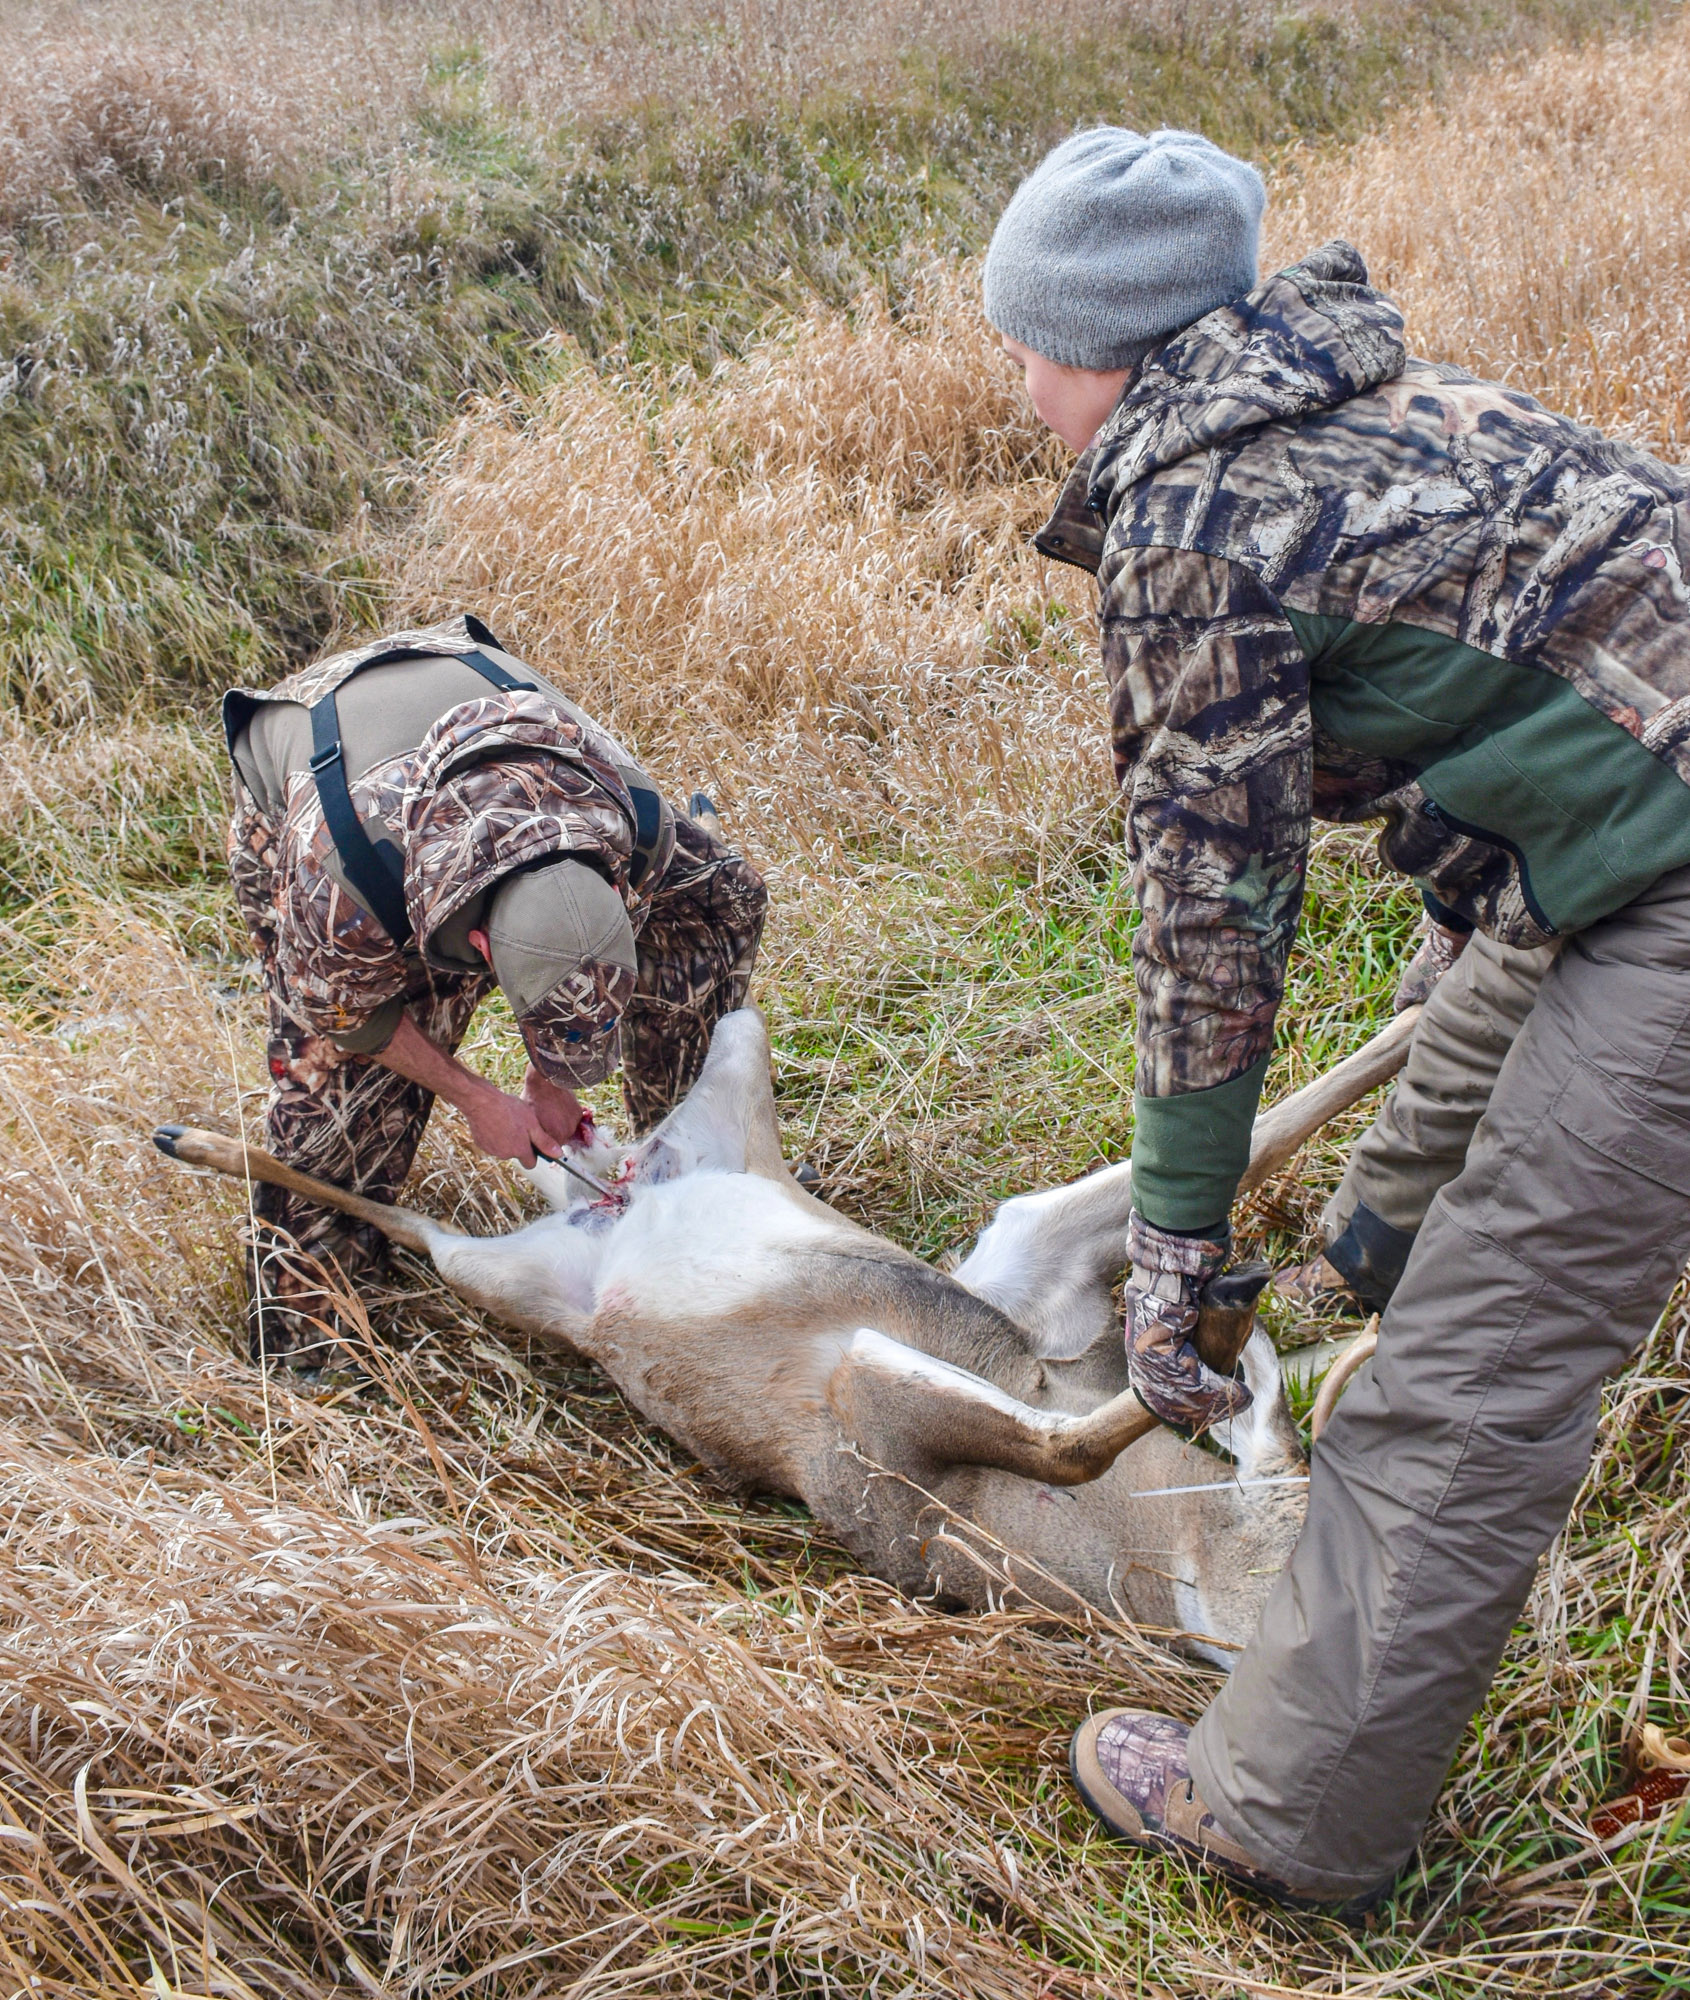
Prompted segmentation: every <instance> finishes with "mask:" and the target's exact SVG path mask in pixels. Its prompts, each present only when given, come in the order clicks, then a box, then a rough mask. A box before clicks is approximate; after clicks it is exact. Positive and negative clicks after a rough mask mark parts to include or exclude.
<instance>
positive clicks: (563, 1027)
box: [487, 855, 638, 1083]
mask: <svg viewBox="0 0 1690 2000" xmlns="http://www.w3.org/2000/svg"><path fill="white" fill-rule="evenodd" d="M487 938H488V944H489V946H490V949H491V956H492V960H493V976H494V977H495V978H496V979H497V980H498V982H499V985H500V987H501V988H502V989H503V992H504V995H505V998H506V999H507V1000H508V1001H509V1002H510V1008H511V1012H512V1013H513V1014H514V1015H515V1016H516V1021H517V1025H518V1027H520V1028H521V1030H522V1033H523V1039H524V1040H525V1041H526V1042H527V1044H528V1049H529V1053H530V1055H532V1056H533V1058H534V1060H535V1062H536V1064H537V1065H538V1066H539V1067H540V1068H541V1069H542V1070H544V1071H545V1072H546V1074H547V1075H549V1076H552V1077H553V1078H554V1079H555V1080H556V1081H559V1082H568V1083H592V1082H596V1081H598V1079H599V1078H600V1077H602V1076H604V1075H606V1074H607V1073H608V1071H609V1070H610V1068H611V1067H612V1065H613V1064H614V1062H615V1060H616V1053H617V1029H618V1026H619V1023H620V1019H621V1015H622V1012H623V1009H624V1008H625V1007H626V1005H627V1003H628V1000H629V999H630V998H631V997H632V995H633V991H634V984H635V975H636V969H637V963H638V961H637V958H636V955H635V948H634V929H633V925H632V924H631V923H630V921H629V918H628V911H627V908H626V906H625V905H624V903H623V901H622V898H621V897H620V896H619V895H618V894H617V892H616V891H615V890H614V889H613V888H612V887H611V886H610V884H609V883H608V882H607V881H606V880H605V879H604V877H603V876H602V875H601V874H599V872H598V871H597V870H596V869H595V868H592V867H590V866H588V864H587V863H585V862H583V861H577V860H575V859H573V858H571V857H569V856H567V855H566V856H564V857H562V858H561V859H559V860H556V861H553V862H550V863H548V864H547V865H546V866H544V867H542V868H531V869H527V870H525V871H523V872H522V873H520V874H517V875H512V876H509V877H507V879H506V880H505V881H504V882H502V883H501V884H500V885H499V887H498V888H497V889H496V890H495V891H494V893H493V896H492V899H491V905H490V908H489V912H488V918H487Z"/></svg>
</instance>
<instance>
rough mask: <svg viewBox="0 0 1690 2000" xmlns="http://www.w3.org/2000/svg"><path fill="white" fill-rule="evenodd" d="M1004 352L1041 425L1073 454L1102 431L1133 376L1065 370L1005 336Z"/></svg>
mask: <svg viewBox="0 0 1690 2000" xmlns="http://www.w3.org/2000/svg"><path fill="white" fill-rule="evenodd" d="M1003 351H1004V353H1005V354H1007V355H1008V356H1009V358H1010V360H1011V361H1013V362H1014V363H1015V365H1016V366H1017V367H1018V368H1019V369H1020V370H1021V373H1022V377H1023V379H1024V380H1025V382H1026V384H1027V395H1028V398H1029V400H1030V401H1031V403H1032V405H1033V409H1034V411H1035V412H1036V413H1037V415H1038V416H1039V418H1040V419H1041V421H1042V422H1044V423H1047V424H1048V425H1049V426H1050V428H1051V429H1052V430H1053V431H1055V433H1056V435H1057V436H1058V437H1059V438H1060V439H1061V440H1062V442H1063V443H1064V444H1065V445H1068V446H1070V447H1071V448H1072V449H1073V450H1074V451H1084V450H1085V449H1086V447H1087V446H1088V445H1089V444H1090V443H1091V441H1092V439H1093V438H1094V437H1096V436H1097V434H1098V432H1099V431H1100V430H1101V429H1102V428H1103V424H1104V420H1105V419H1106V418H1107V417H1108V415H1109V412H1110V411H1111V410H1112V409H1114V407H1115V405H1116V403H1117V402H1119V401H1120V397H1121V391H1122V390H1123V389H1124V388H1125V387H1126V385H1127V377H1128V376H1129V375H1130V374H1131V373H1132V370H1131V369H1130V368H1101V369H1100V368H1064V367H1063V366H1062V365H1061V363H1060V362H1056V361H1047V360H1046V359H1045V357H1044V356H1043V355H1042V354H1035V353H1034V352H1033V350H1032V349H1031V348H1030V347H1025V346H1023V345H1022V343H1021V342H1020V341H1019V340H1011V339H1009V338H1008V336H1007V335H1006V336H1005V338H1004V342H1003Z"/></svg>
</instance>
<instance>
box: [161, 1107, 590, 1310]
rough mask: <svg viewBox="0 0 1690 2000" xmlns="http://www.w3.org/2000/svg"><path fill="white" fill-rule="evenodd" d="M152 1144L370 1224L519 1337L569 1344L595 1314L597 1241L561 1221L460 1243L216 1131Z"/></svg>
mask: <svg viewBox="0 0 1690 2000" xmlns="http://www.w3.org/2000/svg"><path fill="white" fill-rule="evenodd" d="M153 1144H154V1145H155V1146H157V1147H158V1149H159V1151H160V1152H161V1153H165V1154H168V1155H169V1157H170V1158H171V1159H173V1160H181V1161H183V1162H184V1163H185V1164H186V1165H188V1166H190V1167H214V1168H215V1169H216V1170H217V1171H218V1172H219V1173H222V1174H230V1175H232V1176H233V1177H234V1178H235V1179H236V1180H248V1179H250V1180H255V1181H268V1182H270V1183H271V1184H272V1185H273V1186H275V1187H284V1188H288V1189H291V1190H292V1192H293V1193H295V1194H302V1195H305V1196H307V1197H308V1198H309V1199H310V1200H312V1201H317V1202H321V1203H322V1204H323V1206H324V1207H325V1208H335V1209H339V1210H340V1212H341V1213H342V1214H343V1215H351V1216H355V1217H356V1218H357V1219H358V1220H359V1221H360V1222H368V1223H371V1224H373V1225H374V1227H375V1228H377V1229H379V1230H380V1231H381V1232H382V1234H383V1235H384V1236H386V1237H387V1238H388V1240H389V1241H390V1242H393V1243H398V1244H400V1245H402V1246H403V1247H404V1248H405V1249H407V1250H415V1251H418V1252H419V1253H420V1254H421V1255H423V1256H425V1257H428V1258H430V1259H431V1260H432V1262H433V1264H434V1268H435V1269H436V1270H437V1271H438V1272H439V1273H440V1275H441V1277H442V1278H444V1279H445V1281H446V1283H447V1284H448V1285H450V1286H451V1288H452V1289H453V1291H455V1292H456V1293H457V1294H458V1296H459V1297H460V1298H462V1299H466V1300H467V1301H468V1302H469V1303H470V1304H471V1305H474V1306H480V1307H482V1308H483V1309H484V1310H485V1311H487V1312H490V1313H493V1314H494V1315H495V1316H496V1317H498V1318H499V1319H502V1320H504V1321H506V1322H507V1323H508V1324H510V1325H512V1326H516V1327H520V1328H522V1329H523V1330H524V1331H525V1332H531V1333H540V1334H546V1335H549V1336H550V1337H552V1338H555V1339H560V1340H565V1341H568V1342H569V1343H570V1344H571V1345H574V1344H575V1343H576V1340H577V1337H578V1336H579V1334H580V1332H581V1330H582V1329H583V1328H584V1327H585V1325H586V1324H587V1322H588V1321H589V1320H590V1318H591V1317H592V1311H593V1303H594V1295H595V1291H596V1281H597V1273H598V1265H599V1262H600V1260H601V1258H602V1255H603V1238H602V1235H601V1234H597V1233H594V1232H592V1231H590V1230H588V1229H584V1228H579V1227H576V1226H575V1225H574V1224H573V1223H572V1222H571V1221H570V1220H569V1219H568V1218H567V1217H563V1216H556V1217H547V1218H546V1219H545V1220H543V1221H540V1222H535V1223H530V1224H529V1226H528V1227H527V1228H526V1229H519V1230H516V1231H514V1232H513V1233H512V1234H511V1235H509V1236H465V1235H464V1234H463V1233H462V1232H461V1231H459V1230H456V1229H448V1228H446V1227H445V1226H444V1225H443V1224H441V1223H438V1222H435V1221H432V1220H431V1219H430V1218H429V1217H428V1216H426V1215H418V1214H417V1213H415V1211H414V1210H412V1209H408V1208H395V1207H393V1206H392V1205H391V1204H389V1203H387V1202H384V1201H370V1200H367V1199H366V1198H365V1197H364V1196H363V1195H360V1194H351V1193H349V1192H348V1191H347V1190H346V1189H345V1188H339V1187H336V1186H334V1184H333V1183H332V1182H330V1181H320V1180H318V1179H317V1177H316V1176H315V1175H314V1174H302V1173H301V1172H300V1171H299V1169H298V1168H297V1167H290V1166H288V1165H286V1164H285V1163H284V1162H283V1161H281V1160H278V1159H277V1158H276V1157H275V1155H274V1154H273V1153H267V1152H265V1151H264V1149H263V1147H261V1146H250V1145H249V1146H243V1145H242V1144H241V1142H240V1141H239V1140H238V1139H228V1138H225V1137H224V1136H223V1134H222V1133H221V1132H202V1131H196V1130H193V1129H191V1128H190V1127H187V1126H183V1125H161V1126H160V1127H159V1128H158V1130H157V1131H156V1132H155V1133H154V1134H153Z"/></svg>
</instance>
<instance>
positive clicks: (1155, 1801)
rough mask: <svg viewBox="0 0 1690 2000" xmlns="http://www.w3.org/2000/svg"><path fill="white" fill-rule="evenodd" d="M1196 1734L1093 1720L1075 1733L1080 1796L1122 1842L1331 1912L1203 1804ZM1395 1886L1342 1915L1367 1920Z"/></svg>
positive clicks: (1153, 1722) (1130, 1720)
mask: <svg viewBox="0 0 1690 2000" xmlns="http://www.w3.org/2000/svg"><path fill="white" fill-rule="evenodd" d="M1190 1736H1191V1730H1190V1728H1189V1726H1188V1725H1187V1724H1185V1723H1183V1722H1176V1721H1175V1720H1174V1718H1173V1717H1172V1716H1171V1715H1156V1714H1154V1713H1153V1712H1152V1711H1151V1710H1149V1709H1143V1708H1112V1709H1108V1710H1106V1711H1105V1712H1104V1713H1103V1714H1102V1715H1091V1716H1087V1718H1086V1720H1085V1721H1084V1722H1082V1723H1081V1724H1080V1726H1079V1728H1078V1729H1077V1730H1075V1732H1074V1741H1073V1745H1072V1747H1071V1749H1070V1751H1069V1757H1068V1762H1069V1768H1070V1770H1071V1771H1072V1772H1073V1775H1074V1785H1075V1788H1076V1790H1077V1791H1078V1792H1079V1794H1080V1797H1081V1798H1082V1799H1084V1800H1085V1802H1086V1804H1087V1805H1088V1806H1090V1807H1091V1809H1092V1811H1093V1812H1094V1813H1096V1815H1097V1817H1098V1818H1099V1819H1100V1820H1101V1821H1102V1822H1103V1824H1104V1825H1105V1826H1106V1827H1107V1828H1108V1829H1109V1831H1110V1832H1111V1833H1112V1834H1114V1835H1115V1836H1116V1838H1117V1839H1120V1840H1127V1841H1131V1842H1132V1844H1133V1846H1135V1847H1147V1848H1150V1849H1151V1850H1152V1851H1154V1852H1156V1853H1159V1854H1176V1855H1183V1856H1184V1857H1185V1858H1186V1859H1187V1860H1190V1861H1195V1862H1197V1863H1198V1864H1199V1865H1200V1866H1202V1867H1204V1868H1206V1869H1208V1870H1209V1871H1210V1872H1211V1873H1213V1874H1216V1875H1221V1876H1224V1877H1225V1879H1226V1880H1227V1881H1228V1882H1231V1883H1233V1884H1234V1885H1235V1886H1237V1887H1238V1888H1240V1889H1248V1890H1249V1891H1250V1892H1251V1893H1252V1894H1253V1895H1257V1896H1265V1897H1266V1898H1267V1899H1268V1901H1269V1902H1273V1903H1279V1904H1282V1905H1283V1906H1284V1907H1285V1908H1287V1909H1294V1910H1331V1909H1332V1908H1333V1901H1332V1899H1325V1900H1323V1899H1321V1898H1320V1897H1318V1896H1305V1895H1300V1894H1298V1892H1297V1891H1296V1890H1295V1889H1293V1888H1292V1887H1291V1885H1290V1883H1289V1882H1286V1881H1283V1880H1282V1879H1281V1878H1280V1877H1279V1876H1277V1875H1275V1874H1274V1873H1273V1872H1272V1870H1271V1869H1268V1868H1264V1867H1263V1866H1262V1865H1261V1863H1260V1862H1258V1861H1255V1860H1253V1859H1252V1858H1251V1856H1250V1855H1249V1853H1248V1852H1247V1851H1246V1850H1245V1849H1244V1848H1242V1847H1240V1846H1239V1844H1238V1842H1237V1841H1236V1840H1234V1839H1233V1837H1232V1835H1231V1834H1229V1833H1228V1832H1227V1831H1226V1829H1225V1828H1224V1827H1223V1826H1222V1825H1221V1824H1220V1822H1219V1821H1218V1820H1217V1819H1216V1818H1215V1816H1214V1814H1213V1813H1212V1812H1211V1811H1210V1810H1209V1808H1208V1807H1207V1806H1206V1805H1205V1804H1204V1803H1203V1799H1202V1796H1201V1794H1200V1793H1199V1792H1198V1790H1197V1787H1196V1785H1195V1784H1194V1783H1193V1782H1192V1777H1191V1767H1190V1764H1189V1763H1188V1762H1187V1757H1186V1745H1187V1743H1188V1741H1189V1739H1190ZM1389 1887H1390V1884H1389V1883H1388V1882H1387V1883H1384V1884H1382V1885H1381V1886H1380V1887H1379V1888H1378V1889H1376V1890H1374V1891H1372V1892H1371V1893H1370V1894H1368V1895H1365V1896H1360V1897H1356V1898H1353V1899H1352V1900H1351V1901H1349V1902H1347V1903H1345V1904H1343V1905H1342V1907H1341V1908H1340V1910H1339V1912H1338V1914H1340V1915H1345V1916H1348V1915H1360V1914H1361V1913H1362V1912H1364V1911H1366V1910H1369V1909H1371V1908H1373V1907H1374V1906H1375V1905H1376V1904H1378V1903H1379V1902H1380V1901H1382V1900H1383V1898H1384V1896H1385V1893H1386V1891H1387V1890H1388V1889H1389Z"/></svg>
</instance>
